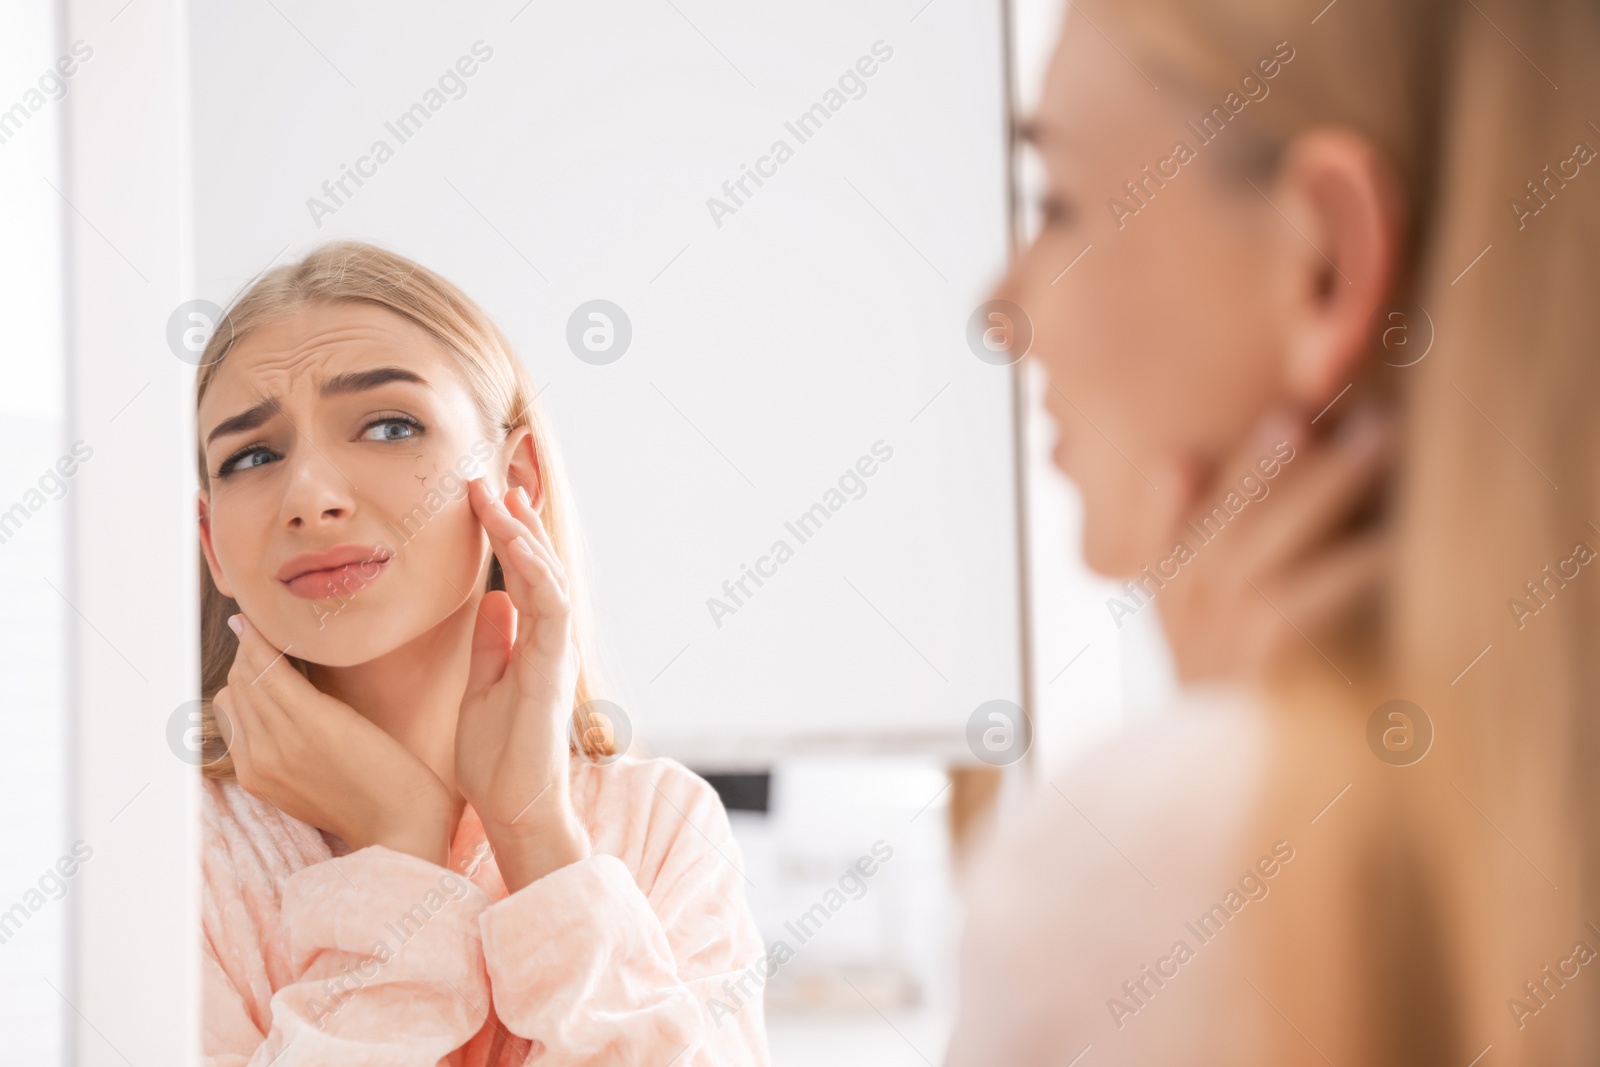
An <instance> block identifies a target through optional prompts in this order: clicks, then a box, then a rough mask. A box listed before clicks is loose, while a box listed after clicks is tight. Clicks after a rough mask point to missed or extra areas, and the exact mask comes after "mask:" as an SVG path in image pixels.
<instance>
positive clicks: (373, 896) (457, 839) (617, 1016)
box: [201, 756, 769, 1067]
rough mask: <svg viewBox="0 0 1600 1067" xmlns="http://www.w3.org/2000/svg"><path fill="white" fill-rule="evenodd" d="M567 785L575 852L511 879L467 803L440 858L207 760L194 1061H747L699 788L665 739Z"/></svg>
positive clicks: (712, 814)
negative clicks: (581, 849) (210, 766)
mask: <svg viewBox="0 0 1600 1067" xmlns="http://www.w3.org/2000/svg"><path fill="white" fill-rule="evenodd" d="M571 793H572V802H573V807H574V809H575V811H576V813H577V815H578V818H579V819H580V820H581V821H582V822H583V824H584V825H585V826H586V827H587V829H588V833H589V837H590V841H591V843H592V846H593V854H592V855H591V856H590V857H589V858H588V859H585V860H581V861H579V862H577V863H572V864H569V865H567V866H565V867H562V868H560V869H559V870H556V871H552V872H551V873H550V874H547V875H545V876H544V877H543V878H540V879H538V880H537V881H535V882H532V883H530V884H528V885H526V886H524V887H523V888H521V889H519V890H518V891H517V892H516V893H513V894H509V895H508V893H507V890H506V886H505V883H504V881H502V879H501V877H500V872H499V869H498V868H497V867H496V865H495V860H494V856H493V854H492V852H490V850H489V847H488V844H487V841H486V840H485V837H484V833H483V825H482V823H481V822H480V821H479V819H478V817H477V814H476V813H475V812H474V811H473V810H472V808H471V806H470V805H469V806H467V807H466V809H465V810H464V811H463V813H462V818H461V822H460V824H459V825H458V827H457V829H456V832H455V836H454V838H453V840H452V842H451V845H450V866H449V869H448V870H447V869H446V868H444V867H440V866H438V865H436V864H433V863H430V862H428V861H427V860H423V859H419V858H418V857H416V856H412V855H409V854H407V853H402V852H396V851H394V850H392V849H389V848H387V847H385V846H383V845H370V846H368V847H366V848H361V849H358V850H356V851H354V852H350V851H349V850H348V848H347V847H346V845H345V843H344V842H343V841H340V840H339V838H338V837H336V836H335V835H333V834H331V833H324V832H323V831H321V830H319V829H317V828H315V827H313V826H311V825H309V824H307V823H304V822H301V821H300V820H298V819H295V818H292V817H291V816H289V815H286V814H284V813H283V812H281V811H279V810H278V809H277V808H276V807H274V806H273V805H271V804H269V803H267V802H266V801H264V800H261V799H259V798H257V797H255V796H252V795H251V794H250V793H247V792H246V791H245V790H244V789H243V788H242V787H241V786H239V785H238V784H237V783H234V782H220V781H215V780H211V779H206V780H205V785H204V789H203V818H204V824H203V835H204V853H203V862H202V869H203V875H204V890H203V898H204V915H203V921H202V927H203V958H202V967H203V990H202V1004H201V1008H202V1017H203V1028H204V1029H203V1035H204V1036H203V1039H202V1045H203V1052H204V1055H205V1062H206V1064H208V1065H209V1067H241V1065H245V1064H249V1065H251V1067H266V1065H267V1064H275V1065H276V1067H312V1065H317V1067H321V1065H328V1067H333V1065H338V1067H368V1065H373V1067H376V1065H380V1064H381V1065H385V1067H401V1065H405V1067H413V1065H414V1067H424V1065H426V1067H437V1065H440V1064H447V1065H449V1067H511V1065H519V1064H524V1063H528V1064H538V1065H540V1067H568V1065H577V1064H585V1065H600V1064H617V1065H628V1067H669V1065H670V1067H752V1065H754V1067H764V1065H766V1064H767V1063H768V1062H769V1060H768V1053H767V1044H766V1035H765V1026H764V1020H763V1014H762V1003H761V995H760V983H761V979H762V977H763V972H762V966H761V964H759V963H758V962H757V961H759V960H760V959H761V958H762V956H763V953H764V948H763V946H762V943H761V938H760V934H759V933H758V931H757V929H756V925H755V922H754V920H753V918H752V917H751V914H750V910H749V907H748V905H747V904H746V902H745V898H744V883H745V878H744V874H743V861H742V858H741V856H740V853H739V848H738V845H737V844H736V842H735V841H734V840H733V836H732V831H731V828H730V826H729V822H728V816H727V812H726V811H725V810H724V809H723V807H722V803H721V800H720V798H718V796H717V794H716V792H715V791H714V790H713V789H712V788H711V786H710V785H708V784H707V783H706V782H705V780H704V779H702V778H700V777H699V776H697V775H695V774H694V773H693V772H691V771H689V770H688V769H687V768H685V767H684V766H683V765H682V764H680V763H678V762H676V761H675V760H671V759H666V758H654V759H638V758H635V757H623V758H622V759H620V760H618V761H616V762H615V763H612V764H610V765H608V766H595V765H593V764H590V763H587V762H585V761H584V760H582V759H580V758H578V757H577V756H573V758H572V761H571ZM730 980H731V981H732V982H733V988H734V989H735V993H736V994H737V991H738V989H739V988H740V983H741V981H742V982H743V986H742V988H743V990H744V991H745V995H742V996H741V995H735V996H730V994H729V993H728V992H727V991H726V990H725V988H724V983H726V982H729V981H730ZM751 994H753V995H751ZM713 1002H714V1003H715V1005H716V1006H715V1007H714V1006H713ZM739 1003H742V1006H741V1007H738V1008H737V1010H734V1011H733V1012H732V1014H729V1011H728V1008H729V1006H731V1005H734V1004H739Z"/></svg>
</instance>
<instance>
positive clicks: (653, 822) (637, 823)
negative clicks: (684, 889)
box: [571, 754, 743, 893]
mask: <svg viewBox="0 0 1600 1067" xmlns="http://www.w3.org/2000/svg"><path fill="white" fill-rule="evenodd" d="M571 790H572V798H573V805H574V807H575V809H576V810H577V813H578V816H579V818H580V819H582V820H583V822H584V825H585V827H586V828H587V830H588V832H589V836H590V841H591V843H592V844H593V846H594V849H595V851H596V852H605V853H609V854H611V855H614V856H616V857H618V858H619V859H621V860H622V861H623V862H624V863H625V864H627V866H628V868H629V870H631V871H632V872H633V873H634V877H635V879H636V881H637V882H638V883H639V886H640V888H641V889H643V890H645V891H646V893H649V892H650V890H651V888H652V886H653V885H654V884H655V883H656V881H657V880H659V879H660V878H661V877H662V876H664V875H669V874H671V875H678V874H681V873H682V872H683V870H684V869H686V868H688V867H691V866H694V865H696V864H700V863H706V864H717V865H720V864H724V863H727V864H731V865H732V867H733V869H735V870H739V871H742V869H743V865H742V862H741V861H740V859H739V854H738V845H737V843H736V842H735V841H734V840H733V829H732V826H731V824H730V822H729V820H728V813H727V810H726V809H725V808H724V807H723V804H722V798H721V797H720V796H719V795H718V794H717V791H716V790H715V789H714V788H712V786H711V783H709V782H707V781H706V780H705V779H704V778H702V777H701V776H700V775H698V774H696V773H695V772H694V771H692V770H690V769H689V768H688V767H686V766H684V765H683V764H682V763H680V762H679V761H677V760H675V759H672V758H671V757H668V756H651V757H640V756H632V755H624V756H621V757H619V758H618V759H616V760H615V761H613V762H611V763H605V764H595V763H590V762H588V761H587V760H585V759H583V758H581V757H580V756H577V755H576V754H575V755H574V756H573V758H572V764H571ZM734 877H735V878H737V877H739V875H737V874H735V875H734Z"/></svg>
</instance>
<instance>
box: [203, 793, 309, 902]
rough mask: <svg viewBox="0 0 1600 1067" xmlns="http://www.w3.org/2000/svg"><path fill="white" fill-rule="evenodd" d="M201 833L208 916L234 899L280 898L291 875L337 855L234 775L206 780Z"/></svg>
mask: <svg viewBox="0 0 1600 1067" xmlns="http://www.w3.org/2000/svg"><path fill="white" fill-rule="evenodd" d="M200 834H201V842H200V857H201V864H200V866H201V875H202V889H203V891H204V893H205V897H206V900H207V907H206V918H207V920H208V921H209V920H211V919H214V918H215V917H216V914H215V913H216V911H217V910H218V909H224V910H225V909H227V908H228V907H229V906H230V903H231V904H234V905H238V906H244V907H249V908H251V909H258V908H259V907H260V906H261V905H263V904H265V903H268V902H276V901H277V900H278V899H280V898H281V896H282V889H283V883H284V882H285V881H286V880H287V879H288V877H289V876H290V875H291V874H293V873H294V872H295V871H298V870H300V869H301V868H303V867H306V866H309V865H310V864H313V863H316V862H318V861H319V860H324V859H327V858H328V857H329V855H330V854H331V853H330V850H329V848H328V844H327V842H326V841H325V840H324V839H323V837H322V835H321V834H320V833H319V832H318V831H317V830H316V829H314V828H313V827H310V826H307V825H306V824H304V823H302V822H300V821H299V820H297V819H294V818H292V817H290V816H288V815H286V814H284V813H283V812H282V811H280V810H278V808H277V807H275V806H274V805H273V804H271V803H269V802H268V801H265V800H263V799H261V798H260V797H257V796H254V795H253V794H251V793H249V792H248V791H246V790H245V788H244V787H243V786H241V785H240V784H239V783H238V782H236V781H232V780H220V779H214V778H202V779H201V788H200Z"/></svg>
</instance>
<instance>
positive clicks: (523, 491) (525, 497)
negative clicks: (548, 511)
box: [517, 485, 533, 508]
mask: <svg viewBox="0 0 1600 1067" xmlns="http://www.w3.org/2000/svg"><path fill="white" fill-rule="evenodd" d="M517 495H518V496H519V497H521V498H522V506H523V507H525V508H531V507H533V501H531V500H529V499H528V491H527V490H526V489H524V488H522V486H520V485H519V486H517Z"/></svg>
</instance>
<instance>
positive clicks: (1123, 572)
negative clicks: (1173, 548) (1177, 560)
mask: <svg viewBox="0 0 1600 1067" xmlns="http://www.w3.org/2000/svg"><path fill="white" fill-rule="evenodd" d="M1146 540H1147V539H1146V538H1142V537H1139V536H1137V535H1136V534H1134V533H1133V532H1131V531H1129V530H1127V529H1126V528H1120V527H1114V526H1111V525H1110V524H1108V523H1104V522H1096V521H1095V519H1094V517H1093V515H1092V513H1090V512H1088V511H1087V509H1086V513H1085V515H1084V522H1083V560H1084V563H1086V564H1087V565H1088V567H1089V569H1090V570H1092V571H1094V572H1095V573H1096V574H1098V575H1100V577H1102V578H1118V579H1121V578H1132V577H1135V576H1137V575H1138V574H1139V569H1140V568H1141V567H1143V566H1144V565H1145V564H1147V563H1149V562H1150V561H1151V560H1155V559H1159V558H1161V557H1162V556H1163V555H1165V554H1166V551H1165V550H1164V549H1162V548H1159V547H1157V546H1155V545H1151V544H1146ZM1169 547H1170V546H1169Z"/></svg>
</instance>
